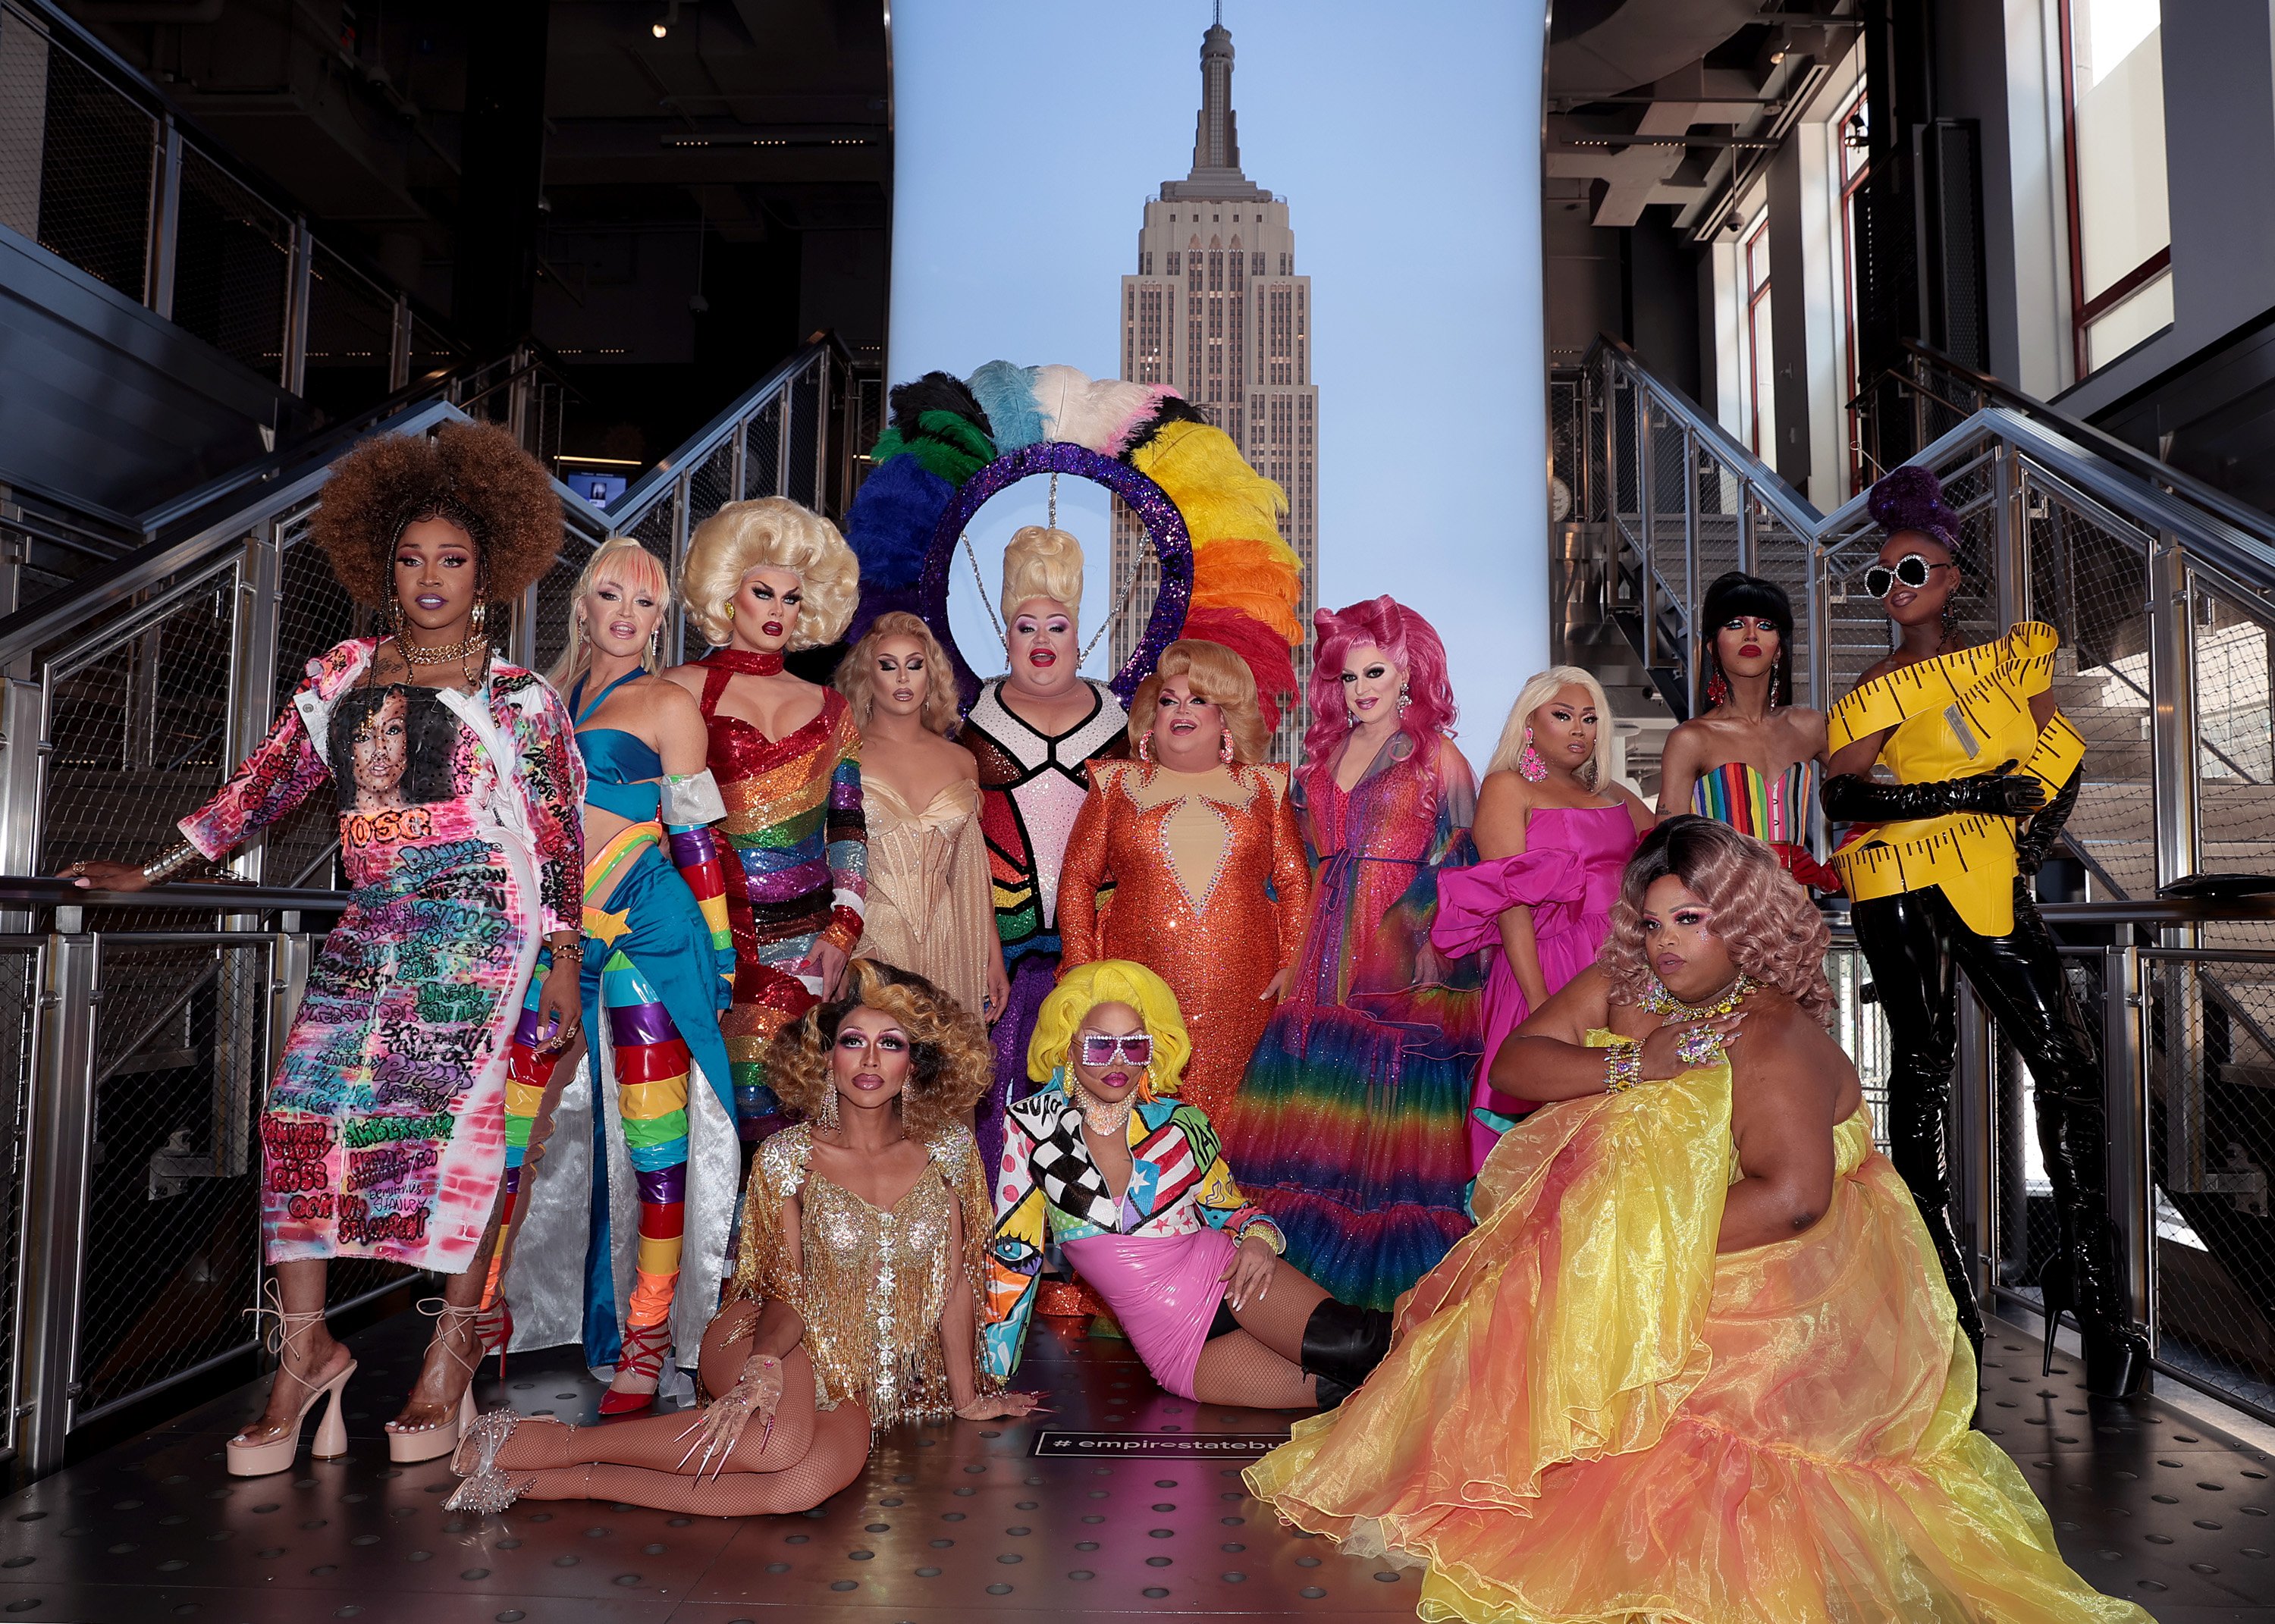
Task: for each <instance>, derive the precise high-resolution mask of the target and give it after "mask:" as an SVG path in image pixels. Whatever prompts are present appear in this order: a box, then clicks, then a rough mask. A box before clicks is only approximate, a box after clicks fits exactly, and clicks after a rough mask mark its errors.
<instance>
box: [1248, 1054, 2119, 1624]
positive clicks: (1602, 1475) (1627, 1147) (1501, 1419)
mask: <svg viewBox="0 0 2275 1624" xmlns="http://www.w3.org/2000/svg"><path fill="white" fill-rule="evenodd" d="M1607 1035H1608V1034H1606V1033H1603V1032H1596V1033H1592V1034H1591V1036H1590V1041H1591V1043H1596V1044H1600V1043H1602V1042H1603V1041H1604V1040H1605V1039H1606V1036H1607ZM1834 1137H1835V1152H1836V1158H1835V1169H1836V1176H1835V1179H1834V1182H1833V1200H1832V1203H1831V1205H1830V1207H1829V1208H1828V1210H1827V1211H1826V1212H1825V1216H1824V1217H1823V1218H1822V1219H1820V1220H1818V1222H1817V1223H1816V1224H1815V1225H1814V1226H1813V1227H1810V1229H1808V1230H1807V1231H1805V1232H1804V1233H1803V1234H1802V1235H1797V1236H1795V1238H1794V1239H1792V1240H1789V1241H1781V1242H1779V1243H1775V1244H1772V1245H1769V1246H1762V1247H1757V1248H1754V1249H1751V1250H1745V1251H1737V1252H1732V1253H1729V1254H1727V1255H1718V1254H1717V1253H1716V1251H1715V1239H1716V1235H1717V1231H1718V1230H1719V1226H1720V1223H1721V1217H1722V1202H1723V1196H1724V1193H1725V1191H1726V1190H1727V1188H1728V1186H1729V1185H1730V1183H1731V1182H1734V1181H1735V1178H1736V1177H1737V1176H1738V1170H1737V1166H1736V1151H1735V1146H1734V1144H1733V1143H1732V1140H1731V1137H1730V1069H1729V1067H1728V1066H1727V1064H1718V1065H1715V1066H1711V1067H1703V1068H1699V1069H1693V1070H1690V1071H1687V1072H1684V1073H1683V1074H1682V1076H1677V1077H1675V1078H1674V1079H1672V1080H1670V1081H1667V1082H1665V1083H1654V1084H1644V1085H1643V1086H1641V1087H1638V1088H1635V1089H1633V1090H1630V1091H1627V1092H1624V1093H1620V1094H1613V1095H1601V1094H1599V1095H1592V1096H1590V1097H1588V1098H1586V1099H1576V1100H1569V1101H1566V1102H1563V1103H1561V1104H1557V1105H1552V1106H1548V1107H1544V1108H1542V1109H1541V1110H1539V1111H1538V1112H1536V1113H1534V1114H1532V1115H1531V1117H1529V1118H1527V1119H1526V1120H1525V1121H1524V1122H1521V1123H1520V1124H1518V1126H1517V1127H1515V1129H1511V1130H1510V1132H1509V1133H1508V1135H1507V1136H1506V1137H1504V1138H1503V1139H1502V1140H1501V1142H1500V1146H1499V1147H1498V1148H1497V1149H1496V1150H1495V1151H1494V1152H1493V1155H1492V1157H1491V1159H1489V1160H1488V1161H1487V1162H1486V1164H1485V1168H1484V1170H1483V1171H1482V1173H1481V1174H1480V1175H1479V1176H1478V1187H1477V1193H1476V1205H1477V1208H1478V1220H1479V1221H1478V1227H1477V1228H1476V1229H1475V1230H1474V1231H1473V1232H1471V1233H1470V1235H1468V1236H1466V1237H1465V1238H1464V1239H1463V1240H1462V1241H1461V1243H1459V1244H1457V1245H1456V1246H1455V1248H1454V1250H1452V1251H1451V1252H1449V1253H1448V1254H1447V1257H1446V1258H1445V1260H1444V1261H1443V1262H1442V1263H1440V1265H1438V1266H1437V1267H1436V1268H1435V1269H1433V1270H1432V1271H1431V1273H1428V1274H1427V1275H1425V1276H1424V1277H1423V1279H1422V1280H1421V1282H1420V1284H1418V1285H1417V1287H1416V1288H1415V1289H1414V1292H1413V1295H1412V1296H1411V1297H1410V1299H1409V1300H1408V1302H1407V1303H1405V1304H1404V1305H1403V1306H1402V1310H1401V1311H1400V1317H1399V1322H1398V1333H1397V1338H1398V1340H1397V1342H1396V1345H1395V1346H1394V1348H1393V1350H1392V1352H1391V1355H1390V1356H1389V1358H1388V1359H1387V1361H1385V1362H1384V1363H1383V1364H1382V1365H1381V1367H1380V1368H1379V1369H1378V1370H1377V1371H1375V1373H1374V1374H1373V1376H1372V1377H1371V1378H1370V1379H1368V1381H1367V1383H1366V1385H1365V1386H1364V1387H1363V1388H1361V1389H1360V1390H1359V1391H1358V1392H1357V1394H1353V1395H1352V1396H1351V1398H1350V1399H1349V1400H1348V1401H1346V1402H1345V1403H1344V1404H1343V1405H1342V1408H1341V1409H1336V1410H1334V1411H1331V1412H1329V1413H1327V1414H1326V1415H1322V1416H1316V1417H1313V1418H1311V1419H1309V1420H1306V1421H1303V1422H1299V1423H1297V1424H1296V1430H1295V1436H1294V1437H1293V1439H1291V1440H1290V1441H1289V1442H1288V1443H1287V1444H1284V1445H1282V1446H1281V1447H1280V1448H1278V1449H1275V1450H1274V1451H1273V1452H1272V1453H1271V1454H1268V1455H1266V1456H1265V1457H1264V1459H1263V1460H1262V1461H1260V1462H1258V1463H1257V1464H1256V1465H1255V1466H1254V1467H1252V1468H1251V1469H1250V1470H1249V1473H1248V1482H1249V1486H1250V1487H1251V1489H1252V1490H1253V1491H1254V1492H1255V1493H1256V1494H1257V1495H1258V1497H1259V1498H1261V1499H1266V1500H1268V1501H1270V1502H1271V1503H1272V1504H1273V1505H1274V1507H1276V1508H1277V1509H1278V1510H1279V1512H1280V1514H1281V1516H1282V1517H1283V1518H1285V1519H1286V1520H1288V1521H1289V1522H1293V1523H1295V1524H1296V1526H1298V1527H1300V1528H1304V1529H1306V1530H1311V1531H1313V1532H1316V1533H1320V1534H1324V1535H1327V1536H1329V1537H1333V1538H1334V1539H1336V1540H1339V1541H1341V1542H1342V1544H1343V1546H1344V1548H1345V1549H1346V1550H1347V1551H1348V1552H1351V1553H1352V1554H1355V1555H1364V1556H1369V1557H1372V1558H1375V1559H1377V1560H1380V1559H1383V1558H1386V1557H1387V1558H1388V1559H1390V1560H1402V1561H1404V1562H1408V1563H1418V1564H1423V1565H1425V1566H1426V1569H1427V1571H1426V1573H1425V1575H1424V1579H1423V1590H1422V1604H1421V1609H1420V1611H1421V1615H1422V1616H1423V1617H1424V1618H1425V1619H1433V1620H1450V1619H1463V1620H1471V1621H1472V1624H1535V1621H1546V1620H1554V1621H1556V1624H1583V1621H1584V1624H1614V1621H1618V1624H1810V1621H1811V1620H1832V1621H1835V1624H1885V1621H1888V1620H1901V1621H1902V1624H1960V1621H1961V1620H1969V1621H1980V1624H1991V1621H1994V1620H1995V1621H1996V1624H2037V1621H2039V1620H2095V1621H2097V1624H2116V1621H2117V1620H2125V1621H2127V1624H2146V1620H2147V1619H2148V1617H2149V1615H2148V1614H2147V1613H2143V1612H2142V1611H2141V1609H2139V1608H2138V1607H2135V1606H2134V1605H2132V1604H2131V1603H2129V1602H2124V1601H2119V1600H2116V1599H2114V1598H2110V1597H2106V1596H2103V1595H2101V1594H2099V1593H2098V1592H2097V1591H2096V1590H2093V1589H2092V1587H2090V1585H2088V1584H2087V1583H2086V1582H2084V1581H2083V1580H2082V1579H2081V1578H2079V1577H2078V1575H2075V1574H2074V1573H2072V1572H2071V1571H2070V1569H2069V1568H2068V1567H2066V1566H2065V1565H2064V1564H2063V1562H2062V1560H2061V1557H2060V1554H2059V1553H2058V1552H2057V1551H2056V1550H2055V1546H2054V1537H2053V1530H2052V1526H2051V1525H2050V1524H2049V1523H2048V1522H2047V1520H2046V1514H2045V1511H2044V1507H2041V1506H2040V1505H2039V1504H2038V1502H2037V1498H2036V1497H2035V1496H2034V1495H2033V1494H2032V1493H2031V1492H2030V1489H2029V1485H2028V1484H2026V1483H2025V1482H2024V1481H2023V1478H2022V1473H2021V1471H2020V1470H2019V1469H2017V1468H2016V1467H2015V1465H2014V1462H2012V1461H2011V1460H2009V1459H2008V1458H2007V1455H2006V1454H2004V1453H2003V1452H2001V1451H2000V1450H1999V1447H1998V1446H1996V1445H1995V1444H1993V1443H1992V1441H1991V1440H1990V1439H1987V1438H1985V1437H1984V1436H1983V1435H1982V1434H1981V1433H1979V1432H1975V1431H1969V1426H1968V1417H1969V1415H1970V1414H1971V1413H1972V1411H1973V1409H1974V1407H1975V1395H1976V1369H1975V1358H1974V1354H1973V1352H1972V1350H1971V1349H1970V1348H1969V1345H1968V1342H1967V1339H1966V1338H1965V1337H1963V1336H1961V1335H1960V1334H1959V1333H1958V1329H1957V1325H1956V1321H1955V1318H1954V1310H1953V1307H1952V1301H1951V1295H1950V1293H1949V1292H1948V1291H1947V1290H1946V1288H1945V1287H1944V1283H1943V1276H1942V1273H1941V1271H1940V1270H1939V1268H1938V1266H1937V1265H1936V1261H1935V1255H1934V1252H1933V1250H1932V1249H1931V1244H1930V1242H1929V1239H1928V1235H1927V1231H1926V1229H1925V1228H1924V1227H1923V1226H1922V1224H1921V1222H1920V1219H1919V1214H1918V1211H1917V1209H1916V1207H1915V1206H1914V1205H1913V1203H1912V1198H1911V1196H1910V1193H1909V1192H1908V1190H1906V1189H1905V1188H1904V1185H1903V1182H1902V1181H1901V1180H1900V1179H1899V1178H1898V1177H1897V1176H1896V1173H1895V1170H1894V1168H1893V1167H1891V1166H1890V1165H1889V1163H1888V1160H1887V1158H1886V1157H1885V1156H1883V1155H1881V1154H1880V1153H1879V1152H1877V1151H1875V1150H1874V1149H1873V1147H1872V1139H1871V1125H1870V1122H1869V1120H1868V1119H1867V1117H1866V1116H1865V1114H1864V1113H1863V1111H1862V1110H1861V1109H1860V1110H1859V1111H1858V1112H1857V1113H1856V1115H1854V1116H1852V1117H1850V1118H1849V1119H1848V1121H1846V1122H1842V1123H1841V1124H1840V1126H1839V1127H1838V1128H1837V1129H1835V1134H1834Z"/></svg>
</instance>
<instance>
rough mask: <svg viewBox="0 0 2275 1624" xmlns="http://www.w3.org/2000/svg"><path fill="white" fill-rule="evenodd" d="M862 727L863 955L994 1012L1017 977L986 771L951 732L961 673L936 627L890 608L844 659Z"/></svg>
mask: <svg viewBox="0 0 2275 1624" xmlns="http://www.w3.org/2000/svg"><path fill="white" fill-rule="evenodd" d="M836 683H837V691H839V692H840V693H842V694H843V695H844V696H845V703H846V705H847V706H849V707H850V711H851V714H852V718H853V725H854V726H855V727H856V728H858V729H859V730H860V734H861V799H862V804H863V806H864V808H865V812H866V815H867V820H868V826H869V909H868V914H867V917H866V918H865V922H864V925H863V929H862V933H861V954H862V956H863V957H865V958H873V959H882V960H883V961H884V962H885V963H888V964H897V965H899V966H900V967H901V968H902V969H903V970H913V971H916V972H917V973H918V975H920V976H922V977H924V978H925V979H926V980H927V981H930V982H931V983H932V984H933V986H936V987H939V988H940V989H941V991H942V992H944V993H948V994H949V996H950V997H951V998H953V999H955V1000H956V1002H958V1003H959V1004H962V1005H963V1006H964V1008H967V1009H971V1010H977V1011H979V1013H981V1014H983V1015H985V1016H986V1017H987V1018H988V1019H989V1020H991V1021H992V1020H994V1018H995V1017H996V1016H998V1015H999V1014H1001V1011H1002V1008H1003V999H1004V995H1005V993H1006V991H1007V990H1008V987H1009V983H1008V981H1007V980H1006V979H1005V977H1004V972H1003V943H1002V940H1001V938H1000V937H998V936H997V935H996V934H995V904H994V894H993V892H992V891H991V890H990V888H989V886H988V881H987V842H986V836H985V835H982V834H981V833H980V828H979V778H978V775H977V774H978V769H977V767H976V766H975V764H974V763H973V761H972V759H971V752H969V751H966V750H964V749H961V748H959V747H958V746H957V745H956V743H955V735H956V676H955V673H954V672H953V671H951V670H950V669H949V663H948V655H947V654H946V653H945V652H944V651H942V649H941V646H940V643H939V641H938V640H937V639H936V638H933V634H932V630H931V628H930V627H928V626H926V624H925V623H924V622H923V621H922V620H920V619H918V617H917V616H914V615H911V614H908V613H906V612H905V611H903V610H899V609H894V610H890V611H888V612H887V613H885V614H883V615H880V616H877V618H876V619H875V620H874V621H873V622H871V623H870V626H869V630H868V631H866V632H865V633H864V634H863V635H862V638H861V640H860V641H859V642H858V643H856V644H855V645H854V646H853V648H852V652H851V653H848V654H847V655H846V656H845V658H844V659H843V661H839V663H838V667H837V677H836Z"/></svg>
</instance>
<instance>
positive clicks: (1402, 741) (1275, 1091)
mask: <svg viewBox="0 0 2275 1624" xmlns="http://www.w3.org/2000/svg"><path fill="white" fill-rule="evenodd" d="M1316 623H1317V625H1318V628H1319V646H1318V652H1317V654H1316V655H1315V662H1314V664H1313V667H1312V671H1311V695H1310V698H1311V727H1310V729H1308V730H1307V731H1306V733H1305V734H1304V767H1303V770H1302V771H1301V772H1300V773H1298V774H1296V784H1295V789H1294V790H1293V795H1294V797H1295V801H1296V811H1297V814H1298V816H1299V817H1300V819H1301V820H1302V826H1303V829H1304V844H1305V846H1306V848H1307V849H1308V850H1309V851H1310V854H1311V861H1312V865H1313V876H1312V883H1311V918H1310V920H1309V922H1308V923H1307V925H1305V928H1304V946H1303V949H1302V951H1301V953H1300V954H1299V955H1298V956H1297V957H1296V968H1295V972H1294V974H1293V975H1292V976H1290V977H1289V983H1288V991H1287V995H1286V996H1285V997H1284V998H1283V999H1281V1002H1280V1006H1279V1008H1277V1009H1275V1010H1274V1012H1273V1015H1272V1018H1271V1021H1270V1022H1269V1023H1268V1024H1267V1025H1266V1028H1265V1031H1264V1036H1263V1038H1262V1039H1260V1040H1258V1043H1257V1046H1256V1053H1255V1055H1254V1056H1253V1057H1252V1058H1251V1061H1249V1066H1248V1074H1247V1076H1246V1077H1245V1078H1243V1081H1242V1083H1241V1086H1240V1091H1239V1093H1238V1095H1237V1097H1236V1099H1234V1101H1233V1104H1232V1107H1231V1108H1230V1110H1229V1111H1228V1114H1227V1117H1226V1121H1225V1128H1224V1134H1225V1143H1226V1144H1227V1145H1228V1147H1229V1149H1230V1150H1231V1152H1232V1155H1233V1158H1234V1159H1235V1160H1236V1161H1237V1162H1238V1163H1239V1164H1240V1168H1241V1172H1242V1174H1243V1176H1244V1177H1245V1179H1246V1180H1247V1188H1248V1192H1249V1196H1250V1197H1251V1199H1252V1200H1254V1201H1255V1203H1256V1204H1257V1205H1258V1206H1259V1207H1261V1208H1263V1209H1264V1211H1265V1212H1268V1213H1270V1214H1271V1215H1272V1219H1273V1221H1274V1222H1275V1223H1276V1224H1278V1225H1279V1226H1280V1228H1281V1231H1282V1232H1283V1233H1284V1234H1285V1235H1287V1236H1288V1257H1289V1261H1290V1262H1292V1263H1294V1264H1295V1265H1296V1267H1298V1268H1299V1269H1301V1270H1302V1271H1303V1272H1304V1273H1306V1274H1308V1275H1310V1276H1311V1278H1312V1279H1313V1280H1318V1281H1319V1284H1320V1285H1322V1286H1324V1287H1326V1288H1327V1290H1328V1291H1330V1292H1332V1293H1333V1294H1334V1295H1335V1296H1337V1297H1340V1298H1342V1300H1343V1301H1344V1302H1347V1303H1362V1304H1364V1305H1365V1306H1367V1307H1370V1308H1388V1307H1389V1306H1390V1304H1391V1302H1392V1300H1393V1299H1394V1298H1395V1297H1396V1296H1397V1295H1398V1294H1399V1293H1400V1292H1402V1291H1403V1290H1405V1289H1406V1288H1408V1287H1409V1286H1411V1285H1412V1284H1413V1283H1414V1282H1415V1280H1417V1279H1419V1278H1420V1276H1421V1274H1422V1273H1423V1271H1425V1269H1427V1268H1429V1267H1430V1265H1432V1264H1434V1263H1435V1262H1437V1261H1438V1259H1439V1258H1440V1257H1442V1256H1444V1255H1445V1251H1446V1249H1447V1247H1448V1246H1450V1245H1452V1244H1453V1243H1454V1242H1455V1240H1457V1239H1459V1238H1460V1236H1461V1235H1463V1233H1464V1232H1466V1231H1467V1230H1468V1228H1469V1227H1470V1221H1469V1217H1468V1212H1467V1206H1466V1197H1465V1193H1464V1192H1465V1191H1466V1190H1467V1187H1468V1184H1469V1182H1470V1146H1469V1138H1468V1134H1467V1132H1466V1130H1465V1128H1464V1126H1463V1124H1464V1122H1465V1121H1466V1118H1467V1114H1468V1109H1469V1101H1470V1085H1471V1083H1472V1081H1473V1077H1474V1074H1475V1072H1476V1070H1477V1066H1478V1054H1479V1052H1480V1050H1481V1048H1482V1046H1483V1034H1482V1031H1481V1027H1480V1019H1481V1011H1480V1009H1479V1005H1478V993H1477V986H1478V980H1479V974H1478V966H1477V964H1476V963H1475V962H1474V961H1470V962H1466V963H1464V962H1457V961H1449V960H1447V958H1446V957H1444V956H1442V955H1441V954H1440V953H1439V952H1438V951H1437V950H1436V949H1435V948H1432V946H1431V944H1430V926H1431V922H1432V918H1433V917H1434V916H1435V914H1436V911H1437V906H1438V880H1439V877H1440V870H1441V869H1442V868H1443V867H1445V866H1446V865H1449V864H1459V863H1462V862H1465V861H1468V860H1469V859H1470V812H1471V811H1472V809H1473V808H1474V807H1475V805H1476V801H1477V789H1476V781H1475V780H1474V779H1473V778H1472V777H1471V776H1470V766H1469V763H1468V762H1467V761H1465V760H1463V759H1462V753H1461V752H1460V751H1458V750H1456V749H1455V747H1454V742H1453V739H1452V737H1451V736H1450V735H1449V734H1448V733H1447V728H1448V727H1450V726H1451V724H1452V722H1453V720H1454V695H1453V691H1452V690H1451V689H1450V688H1449V687H1447V683H1446V654H1445V649H1444V647H1443V646H1442V645H1440V642H1439V641H1438V634H1437V632H1436V631H1433V630H1432V628H1431V626H1430V623H1429V622H1427V621H1425V620H1424V619H1423V618H1422V617H1421V616H1419V615H1417V614H1416V613H1415V612H1414V611H1413V610H1411V609H1410V608H1405V607H1404V606H1403V605H1401V604H1399V603H1396V602H1394V601H1392V600H1391V599H1389V598H1377V599H1374V600H1372V601H1370V602H1365V603H1356V604H1353V605H1351V606H1350V607H1349V608H1345V609H1340V610H1336V611H1334V612H1333V613H1330V612H1328V611H1326V610H1325V609H1322V610H1321V611H1319V615H1318V616H1316Z"/></svg>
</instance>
